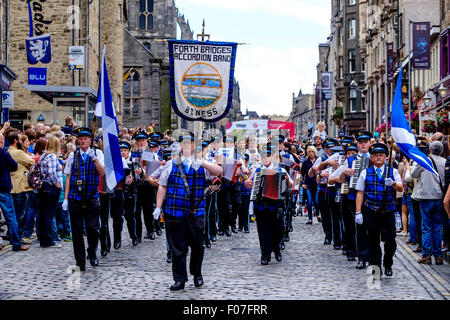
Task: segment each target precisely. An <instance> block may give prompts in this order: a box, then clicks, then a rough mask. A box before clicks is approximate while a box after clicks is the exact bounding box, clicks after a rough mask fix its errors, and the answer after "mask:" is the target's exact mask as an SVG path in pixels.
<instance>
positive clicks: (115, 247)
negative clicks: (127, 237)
mask: <svg viewBox="0 0 450 320" xmlns="http://www.w3.org/2000/svg"><path fill="white" fill-rule="evenodd" d="M121 246H122V242H121V241H114V249H119V248H120V247H121Z"/></svg>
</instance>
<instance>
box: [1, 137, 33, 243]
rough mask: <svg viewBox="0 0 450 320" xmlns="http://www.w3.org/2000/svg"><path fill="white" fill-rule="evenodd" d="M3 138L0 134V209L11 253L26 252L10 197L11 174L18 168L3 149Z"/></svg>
mask: <svg viewBox="0 0 450 320" xmlns="http://www.w3.org/2000/svg"><path fill="white" fill-rule="evenodd" d="M4 142H5V137H4V136H3V135H2V134H1V133H0V208H1V209H2V212H3V216H4V217H5V220H6V224H7V225H8V231H9V239H10V240H9V241H10V242H11V244H12V250H13V251H26V250H28V249H29V246H26V245H23V244H22V241H21V239H20V236H19V226H18V224H17V219H16V213H15V211H14V202H13V198H12V196H11V193H10V192H11V190H12V188H13V186H12V183H11V172H15V171H16V170H17V168H18V165H17V162H16V161H14V159H13V158H12V157H11V155H10V154H9V152H8V149H7V148H5V147H4Z"/></svg>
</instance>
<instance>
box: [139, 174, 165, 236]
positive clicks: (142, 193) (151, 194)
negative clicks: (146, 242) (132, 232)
mask: <svg viewBox="0 0 450 320" xmlns="http://www.w3.org/2000/svg"><path fill="white" fill-rule="evenodd" d="M155 199H156V191H155V187H153V186H152V185H151V184H150V183H147V182H144V183H143V184H142V185H139V186H138V187H137V197H136V209H135V213H134V217H135V219H136V236H137V237H138V238H139V239H141V238H142V217H141V213H143V214H144V224H145V229H146V230H147V233H152V232H155V225H156V223H155V220H154V219H153V211H154V210H155V203H156V200H155ZM158 227H159V223H158ZM156 230H158V229H156Z"/></svg>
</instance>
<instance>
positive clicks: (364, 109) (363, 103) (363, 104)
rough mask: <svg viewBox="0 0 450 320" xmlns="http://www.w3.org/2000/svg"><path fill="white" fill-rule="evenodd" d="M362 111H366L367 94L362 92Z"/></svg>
mask: <svg viewBox="0 0 450 320" xmlns="http://www.w3.org/2000/svg"><path fill="white" fill-rule="evenodd" d="M361 111H366V95H365V94H364V93H361Z"/></svg>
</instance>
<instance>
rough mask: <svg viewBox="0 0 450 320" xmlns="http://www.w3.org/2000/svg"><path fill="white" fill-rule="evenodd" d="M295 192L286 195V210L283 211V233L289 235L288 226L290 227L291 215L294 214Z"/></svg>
mask: <svg viewBox="0 0 450 320" xmlns="http://www.w3.org/2000/svg"><path fill="white" fill-rule="evenodd" d="M295 198H296V195H295V194H288V195H287V197H286V211H285V213H284V235H285V236H289V228H292V217H293V216H294V214H295Z"/></svg>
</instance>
